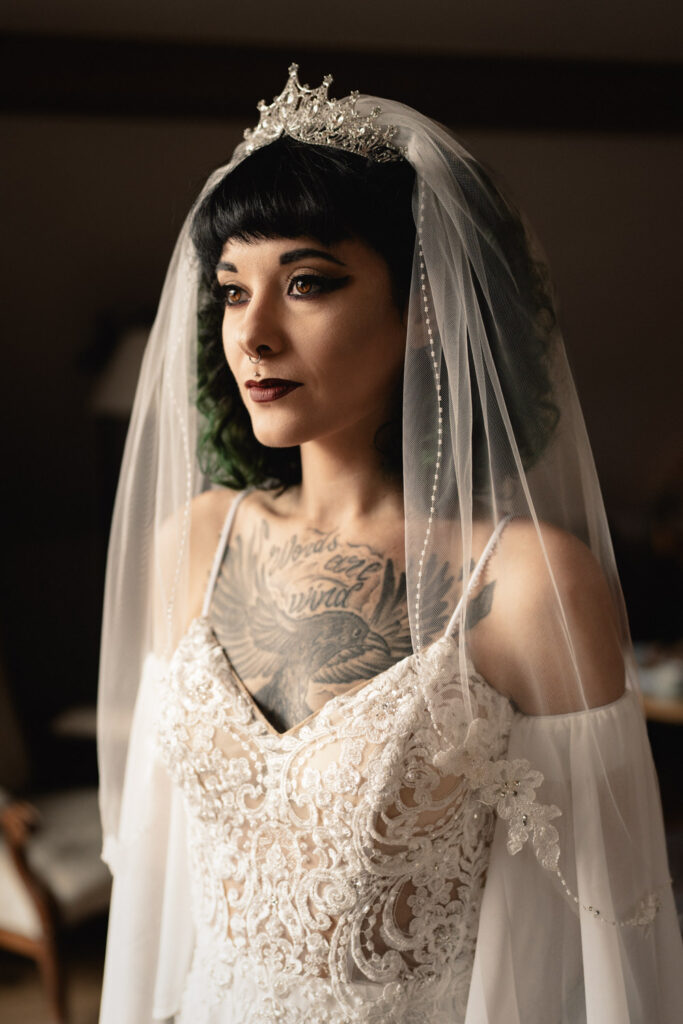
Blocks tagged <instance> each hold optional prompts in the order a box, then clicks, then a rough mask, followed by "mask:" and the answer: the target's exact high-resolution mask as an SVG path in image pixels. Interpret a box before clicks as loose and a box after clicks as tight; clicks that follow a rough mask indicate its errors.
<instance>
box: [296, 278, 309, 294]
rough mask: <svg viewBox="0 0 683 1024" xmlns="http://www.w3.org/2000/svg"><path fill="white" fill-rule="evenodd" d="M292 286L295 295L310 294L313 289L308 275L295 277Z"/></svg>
mask: <svg viewBox="0 0 683 1024" xmlns="http://www.w3.org/2000/svg"><path fill="white" fill-rule="evenodd" d="M294 288H295V291H296V293H297V295H310V293H311V292H312V291H313V282H312V281H311V279H310V277H297V278H296V279H295V280H294Z"/></svg>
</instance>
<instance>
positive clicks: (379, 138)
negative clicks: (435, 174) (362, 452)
mask: <svg viewBox="0 0 683 1024" xmlns="http://www.w3.org/2000/svg"><path fill="white" fill-rule="evenodd" d="M298 71H299V65H298V64H290V66H289V78H288V79H287V84H286V85H285V87H284V89H283V91H282V92H281V93H280V95H279V96H275V97H274V99H273V102H272V103H271V104H270V105H268V104H267V103H266V101H265V100H261V101H260V103H259V104H258V107H257V109H258V111H259V113H260V115H261V116H260V118H259V123H258V124H257V125H256V127H255V128H248V129H247V130H246V131H245V133H244V138H245V140H246V144H247V152H248V153H253V151H254V150H255V149H260V148H261V146H267V145H268V143H269V142H273V141H274V140H275V139H278V138H279V137H280V136H281V135H290V136H291V137H292V138H293V139H298V140H299V141H300V142H308V143H309V144H311V145H313V146H333V147H334V148H336V149H346V150H348V151H349V152H350V153H358V155H359V156H364V157H367V158H368V159H369V160H374V161H375V162H376V163H387V162H388V161H390V160H400V159H401V158H402V157H403V150H402V149H401V147H400V146H397V145H396V144H395V143H393V142H392V139H393V137H394V135H395V134H396V132H397V130H398V129H397V128H395V127H394V126H393V125H384V126H379V125H377V124H376V120H377V117H378V116H379V114H380V113H381V112H382V108H381V107H374V108H373V109H372V110H371V111H370V113H369V114H361V113H359V112H358V111H357V110H356V102H357V100H358V96H359V94H358V93H357V92H352V93H351V94H350V95H349V96H344V98H343V99H340V100H331V99H329V97H328V95H327V91H328V89H329V87H330V85H331V83H332V75H325V77H324V78H323V81H322V85H319V86H318V88H317V89H311V88H309V86H308V85H301V83H300V82H299V75H298Z"/></svg>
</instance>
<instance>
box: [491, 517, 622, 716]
mask: <svg viewBox="0 0 683 1024" xmlns="http://www.w3.org/2000/svg"><path fill="white" fill-rule="evenodd" d="M489 574H490V577H491V579H493V580H495V596H494V600H493V604H492V609H491V615H490V616H489V620H488V621H487V622H486V624H485V628H483V629H482V631H481V639H479V638H475V637H474V635H473V638H472V641H473V642H472V646H473V649H476V650H477V652H478V653H479V656H480V657H481V658H483V660H485V661H486V662H487V668H488V673H487V672H486V671H484V672H483V674H484V675H485V676H486V678H488V679H489V681H490V682H492V684H493V685H495V686H497V688H498V689H500V690H501V691H502V692H504V693H505V694H506V695H507V696H509V697H510V698H511V699H512V700H513V701H514V702H515V704H516V705H517V706H518V707H519V708H520V709H521V710H523V711H526V712H527V713H530V714H540V713H563V712H567V711H575V710H580V709H581V708H582V707H585V706H586V705H588V706H597V705H600V704H606V703H609V702H610V701H612V700H615V699H616V698H617V697H618V696H620V694H621V693H622V692H623V687H624V663H623V654H622V646H621V639H620V631H619V625H618V620H617V615H616V612H615V609H614V603H613V599H612V596H611V593H610V590H609V586H608V584H607V580H606V579H605V576H604V574H603V572H602V569H601V567H600V565H599V563H598V561H597V559H596V558H595V556H594V555H593V554H592V552H591V551H590V549H589V548H588V547H587V546H586V545H585V544H583V543H582V542H581V541H580V540H578V538H576V537H574V536H573V535H572V534H570V533H567V532H566V531H564V530H561V529H559V528H557V527H554V526H550V525H548V524H543V523H541V524H540V525H539V527H538V528H537V527H536V525H535V524H534V523H532V522H530V521H525V520H513V521H512V522H510V523H509V524H508V526H507V527H506V529H505V530H504V532H503V535H502V537H501V539H500V542H499V544H498V547H497V549H496V552H495V554H494V556H493V557H492V559H491V563H490V567H489ZM482 625H484V624H482ZM484 634H485V635H484ZM484 645H485V646H486V650H485V651H482V650H481V648H482V647H483V646H484ZM476 660H479V658H477V659H476ZM490 677H493V678H490Z"/></svg>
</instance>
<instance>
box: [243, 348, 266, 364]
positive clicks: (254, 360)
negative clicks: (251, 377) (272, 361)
mask: <svg viewBox="0 0 683 1024" xmlns="http://www.w3.org/2000/svg"><path fill="white" fill-rule="evenodd" d="M257 352H258V359H254V357H253V356H247V359H248V360H249V362H250V363H254V365H256V363H260V362H261V359H262V358H263V356H262V355H261V350H260V349H257Z"/></svg>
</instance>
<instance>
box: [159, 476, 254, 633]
mask: <svg viewBox="0 0 683 1024" xmlns="http://www.w3.org/2000/svg"><path fill="white" fill-rule="evenodd" d="M239 493H240V492H239V491H233V490H230V489H229V488H227V487H220V488H216V489H214V490H210V491H204V492H203V493H202V494H198V495H197V496H196V497H195V498H193V500H192V503H191V505H190V516H189V526H188V524H187V521H186V520H185V517H184V514H181V513H179V514H178V515H171V516H169V517H168V519H166V520H165V522H164V523H163V524H162V526H161V529H160V530H159V533H158V539H157V552H158V557H159V561H160V565H161V566H162V569H163V567H164V566H166V567H168V568H169V571H171V567H174V566H175V562H176V558H177V552H178V550H179V546H180V545H181V544H182V543H184V542H185V540H187V541H188V549H189V569H188V623H189V621H191V620H192V619H193V618H195V617H196V616H197V615H199V614H200V612H201V607H202V603H203V599H204V592H205V589H206V585H207V582H208V578H209V574H210V572H211V566H212V563H213V559H214V555H215V553H216V548H217V546H218V541H219V539H220V535H221V530H222V528H223V524H224V523H225V519H226V516H227V515H228V513H229V511H230V508H231V507H232V504H233V503H234V501H235V499H236V498H237V496H238V495H239ZM188 529H189V537H188V535H187V531H188Z"/></svg>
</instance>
